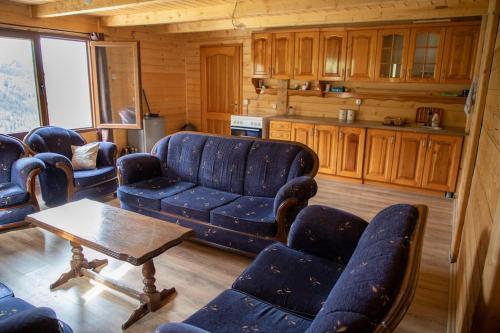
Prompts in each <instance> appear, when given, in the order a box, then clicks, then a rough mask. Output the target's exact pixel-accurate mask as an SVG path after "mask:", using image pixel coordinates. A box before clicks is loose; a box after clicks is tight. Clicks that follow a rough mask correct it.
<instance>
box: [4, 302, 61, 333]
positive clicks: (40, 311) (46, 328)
mask: <svg viewBox="0 0 500 333" xmlns="http://www.w3.org/2000/svg"><path fill="white" fill-rule="evenodd" d="M0 332H9V333H38V332H44V333H61V332H63V327H62V324H61V323H60V322H59V320H58V319H57V317H56V314H55V312H54V311H53V310H52V309H49V308H43V307H41V308H33V309H30V310H25V311H21V312H19V313H16V314H14V315H12V316H9V317H8V318H6V319H4V320H0Z"/></svg>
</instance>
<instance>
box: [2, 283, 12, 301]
mask: <svg viewBox="0 0 500 333" xmlns="http://www.w3.org/2000/svg"><path fill="white" fill-rule="evenodd" d="M12 296H14V293H13V292H12V290H10V289H9V287H7V286H6V285H4V284H3V283H1V282H0V300H1V299H2V298H5V297H12Z"/></svg>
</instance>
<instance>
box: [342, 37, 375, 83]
mask: <svg viewBox="0 0 500 333" xmlns="http://www.w3.org/2000/svg"><path fill="white" fill-rule="evenodd" d="M347 37H348V42H347V65H346V67H347V69H346V80H347V81H373V79H374V77H375V51H376V47H377V30H359V31H349V32H348V33H347Z"/></svg>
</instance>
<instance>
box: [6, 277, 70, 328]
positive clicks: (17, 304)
mask: <svg viewBox="0 0 500 333" xmlns="http://www.w3.org/2000/svg"><path fill="white" fill-rule="evenodd" d="M0 332H2V333H42V332H43V333H72V332H73V331H72V330H71V328H70V327H69V326H68V325H67V324H65V323H63V322H61V321H59V320H58V319H57V316H56V314H55V312H54V311H53V310H52V309H49V308H43V307H41V308H37V307H35V306H33V305H31V304H30V303H27V302H26V301H23V300H22V299H20V298H17V297H14V293H13V292H12V291H11V290H10V289H9V288H8V287H6V286H5V285H3V284H2V283H0Z"/></svg>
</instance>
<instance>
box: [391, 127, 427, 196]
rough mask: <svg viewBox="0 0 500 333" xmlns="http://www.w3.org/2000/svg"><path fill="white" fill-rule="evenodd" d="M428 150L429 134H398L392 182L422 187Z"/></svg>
mask: <svg viewBox="0 0 500 333" xmlns="http://www.w3.org/2000/svg"><path fill="white" fill-rule="evenodd" d="M426 150H427V134H421V133H404V132H398V133H397V134H396V147H395V149H394V162H393V164H392V175H391V182H392V183H394V184H400V185H407V186H413V187H420V185H422V175H423V171H424V161H425V152H426Z"/></svg>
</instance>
